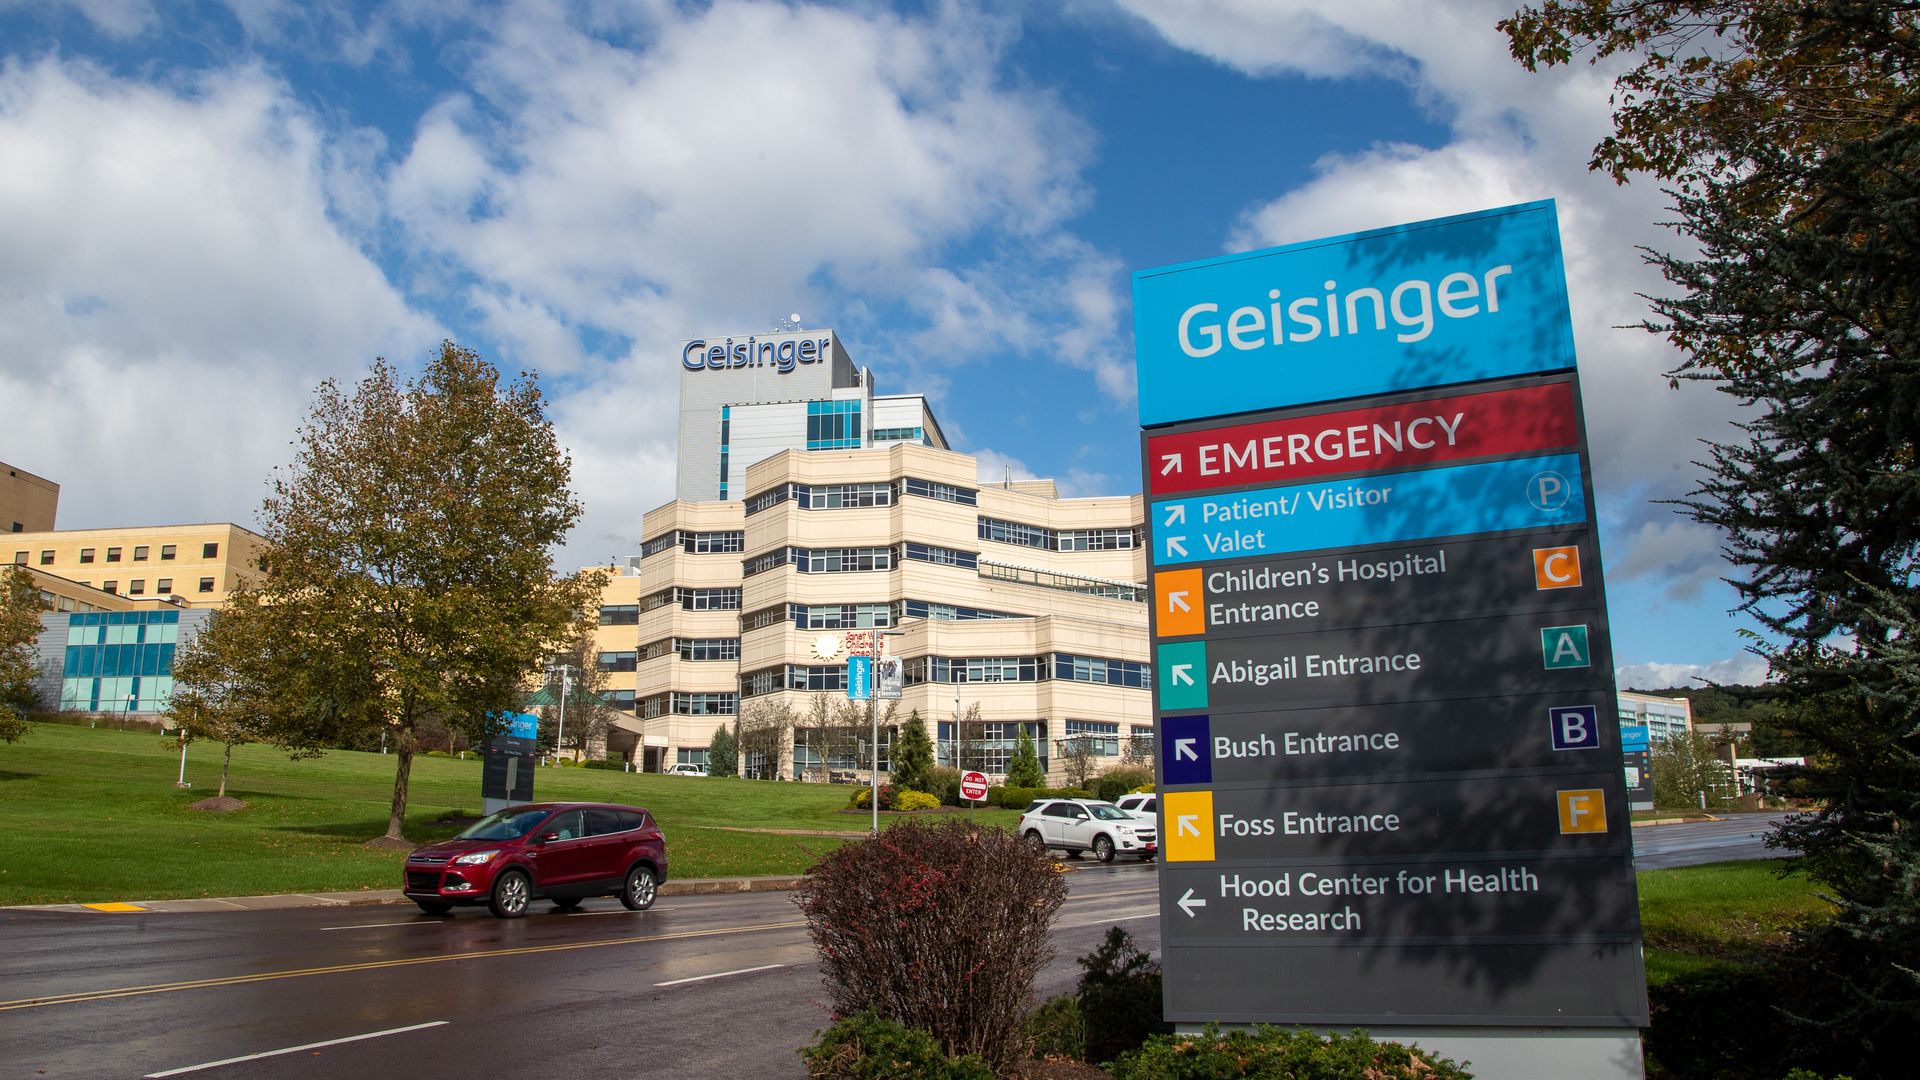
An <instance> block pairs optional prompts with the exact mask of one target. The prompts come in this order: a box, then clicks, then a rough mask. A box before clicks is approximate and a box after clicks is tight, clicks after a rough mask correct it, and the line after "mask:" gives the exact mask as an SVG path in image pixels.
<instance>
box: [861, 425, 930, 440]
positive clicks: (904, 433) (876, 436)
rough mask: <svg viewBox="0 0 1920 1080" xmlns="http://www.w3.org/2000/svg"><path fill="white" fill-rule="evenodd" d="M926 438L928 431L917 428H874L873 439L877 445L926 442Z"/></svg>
mask: <svg viewBox="0 0 1920 1080" xmlns="http://www.w3.org/2000/svg"><path fill="white" fill-rule="evenodd" d="M926 438H927V433H926V431H925V430H924V429H922V428H917V427H889V428H874V429H873V435H872V439H873V441H874V442H876V443H883V442H925V441H926Z"/></svg>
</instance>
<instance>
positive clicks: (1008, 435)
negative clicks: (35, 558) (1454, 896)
mask: <svg viewBox="0 0 1920 1080" xmlns="http://www.w3.org/2000/svg"><path fill="white" fill-rule="evenodd" d="M1510 10H1511V5H1510V4H1508V5H1503V4H1501V3H1497V2H1483V0H1458V2H1451V3H1447V4H1434V3H1426V2H1413V0H1405V2H1398V0H1339V2H1337V3H1335V2H1323V3H1313V2H1286V0H1062V2H1061V3H1058V4H1030V3H1023V2H1018V0H1000V2H994V0H984V2H981V3H963V2H954V3H940V2H937V0H930V2H927V3H913V4H882V3H861V2H853V3H843V4H809V3H797V2H796V3H774V2H742V0H720V2H715V3H674V2H670V0H625V2H616V0H581V2H576V3H558V2H555V3H527V4H515V3H481V2H467V0H398V2H393V3H386V4H378V5H358V4H352V3H347V2H345V0H224V2H219V0H203V2H198V3H194V2H187V0H66V2H58V0H0V49H4V53H0V460H5V461H7V462H8V463H10V464H14V465H18V466H20V467H22V468H25V469H28V470H30V471H32V472H36V473H39V474H41V475H44V476H47V477H50V478H52V479H54V480H56V481H58V482H59V483H60V484H61V485H62V492H61V506H60V521H59V524H60V526H61V527H63V528H84V527H89V526H107V525H123V524H124V525H144V524H162V523H168V522H178V521H201V520H220V521H238V522H240V523H242V524H249V523H251V522H252V521H253V518H254V513H255V511H256V510H257V508H258V506H259V503H260V499H261V496H262V494H263V492H264V481H265V479H266V477H267V475H268V473H269V472H270V471H271V470H272V468H273V467H274V466H276V465H279V464H283V463H284V462H286V461H287V460H288V459H289V457H290V449H289V439H290V437H291V433H292V430H293V427H294V425H295V424H296V423H297V422H298V420H299V419H300V417H301V415H302V412H303V408H304V405H305V403H306V402H307V401H308V400H309V396H310V394H311V392H312V389H313V387H314V384H315V383H316V382H318V381H319V380H320V379H322V378H325V377H327V376H330V375H331V376H340V377H343V378H349V379H350V378H352V377H353V376H355V375H356V374H357V373H359V372H361V371H363V370H364V369H365V367H366V364H367V363H368V361H370V360H371V359H372V358H373V357H374V356H376V355H385V356H388V357H390V358H393V359H394V360H395V361H396V362H399V363H401V364H402V365H403V366H407V367H411V366H415V365H417V364H419V363H420V362H421V360H422V359H423V358H424V357H425V356H427V355H428V354H429V353H430V352H431V351H432V350H433V349H434V348H435V346H436V343H437V342H438V341H439V340H440V339H442V338H444V337H451V338H453V339H455V340H457V341H460V342H461V343H463V344H467V345H471V346H473V347H475V348H477V349H479V350H480V351H482V352H483V353H485V354H486V355H487V356H488V357H489V358H490V359H493V360H494V361H495V362H497V363H499V364H500V365H501V367H503V368H505V369H508V370H516V369H520V368H530V369H534V370H537V371H538V372H539V373H540V376H541V378H542V381H543V385H544V386H545V387H546V389H547V390H548V392H549V393H550V395H551V397H552V415H553V417H554V420H555V422H556V424H557V425H558V427H559V429H560V431H561V434H562V438H563V440H564V442H565V443H566V445H567V446H568V447H569V448H570V449H571V452H572V454H573V458H574V480H575V486H576V489H577V490H578V491H579V493H580V495H581V497H582V498H583V500H584V501H585V503H586V505H587V508H588V515H587V518H586V521H585V523H584V524H583V525H582V527H581V528H580V529H579V530H578V531H577V533H576V534H575V536H574V538H573V539H572V541H571V543H570V546H569V550H568V552H567V553H566V559H567V561H568V562H570V563H580V564H586V563H593V562H604V561H606V560H608V559H609V558H612V557H615V556H618V555H623V554H626V553H629V552H632V551H634V550H635V549H636V548H637V547H638V540H639V529H640V516H641V514H642V512H644V511H645V510H646V509H648V508H650V507H653V506H657V505H659V504H660V503H663V502H665V501H667V500H668V499H670V498H671V473H672V468H671V466H672V459H673V455H674V431H673V423H674V409H675V401H676V399H675V394H676V386H677V383H676V380H677V373H678V361H677V351H678V350H677V344H678V342H680V341H681V340H683V339H685V338H688V337H693V336H702V335H706V334H715V333H720V334H724V333H728V332H752V331H757V330H763V329H766V328H768V327H770V326H771V325H772V323H773V322H774V321H775V320H776V319H778V318H780V317H781V316H783V315H785V314H787V313H789V312H798V313H800V314H801V315H802V321H803V322H804V323H805V324H806V325H808V326H812V327H832V328H833V329H835V330H836V331H838V332H839V334H840V336H841V338H842V339H843V341H844V342H845V343H846V344H847V346H848V347H849V350H850V351H851V352H852V354H853V355H854V358H855V359H856V361H858V362H860V363H862V364H866V365H869V366H871V367H873V368H874V369H875V371H876V373H878V374H879V376H880V385H881V388H882V390H883V391H920V392H925V393H928V394H929V395H931V396H932V397H933V399H934V403H935V408H936V411H937V412H938V414H939V416H940V417H941V420H942V423H943V425H944V426H945V428H946V430H947V432H948V434H949V436H950V437H951V438H952V440H953V441H954V443H955V444H956V446H957V447H958V448H959V449H962V450H965V451H968V452H971V453H975V454H978V455H980V457H981V459H982V463H983V464H982V471H983V472H985V473H988V474H990V475H991V476H992V477H993V478H996V479H997V478H999V477H1001V476H1005V475H1006V474H1007V473H1008V472H1009V471H1010V472H1011V473H1012V474H1013V475H1015V476H1016V477H1025V476H1051V477H1055V478H1057V479H1058V480H1059V481H1060V482H1061V484H1062V487H1063V489H1064V490H1065V491H1066V492H1068V493H1070V494H1081V495H1096V494H1118V493H1126V492H1133V491H1138V490H1139V488H1140V480H1139V463H1138V442H1137V439H1138V426H1137V417H1136V414H1135V411H1134V410H1135V402H1134V400H1133V393H1134V391H1133V358H1132V348H1133V346H1132V340H1131V314H1130V306H1129V305H1130V301H1129V278H1128V275H1129V274H1130V273H1131V272H1132V271H1133V270H1137V269H1142V268H1147V267H1152V266H1158V265H1163V264H1166V263H1172V262H1181V261H1186V260H1190V259H1197V258H1204V257H1207V256H1211V255H1215V254H1220V253H1223V252H1229V251H1241V250H1246V249H1249V248H1256V247H1263V246H1268V245H1273V244H1281V243H1289V242H1293V241H1297V240H1304V239H1310V238H1313V237H1318V236H1324V235H1329V234H1334V233H1342V232H1348V231H1352V230H1356V229H1364V228H1371V227H1375V226H1381V225H1389V224H1395V223H1399V222H1404V221H1411V220H1417V219H1422V218H1428V217H1435V216H1439V215H1444V214H1453V213H1460V212H1465V211H1471V210H1476V209H1481V208H1485V207H1490V206H1498V205H1504V204H1509V203H1514V202H1520V201H1526V200H1531V199H1539V198H1553V199H1557V200H1558V202H1559V212H1560V221H1561V227H1562V229H1563V232H1564V236H1563V242H1564V244H1565V246H1566V255H1567V267H1568V273H1569V279H1570V286H1571V292H1572V301H1573V314H1574V320H1575V324H1576V339H1577V342H1578V346H1579V352H1580V360H1581V368H1582V380H1583V384H1584V388H1585V401H1586V408H1587V421H1588V427H1589V434H1590V438H1591V441H1592V446H1593V450H1594V462H1595V470H1596V483H1597V487H1598V491H1599V496H1600V506H1601V515H1602V533H1601V538H1602V545H1603V548H1604V551H1605V555H1606V575H1607V587H1608V589H1609V592H1610V598H1611V606H1612V618H1613V629H1614V648H1615V653H1616V659H1617V660H1618V662H1619V663H1620V664H1621V665H1622V684H1623V685H1636V686H1664V685H1677V684H1681V683H1682V682H1684V681H1685V680H1686V679H1687V678H1688V677H1689V676H1691V675H1697V674H1706V675H1709V676H1710V677H1713V678H1717V679H1721V680H1727V681H1746V680H1749V679H1751V678H1754V677H1755V676H1756V675H1757V671H1758V669H1757V666H1756V664H1755V662H1754V661H1753V660H1752V658H1751V657H1749V656H1747V655H1746V654H1745V653H1744V652H1743V651H1742V644H1741V638H1740V637H1739V635H1738V630H1739V628H1740V627H1741V626H1742V625H1743V624H1742V623H1741V622H1739V621H1738V620H1736V619H1735V618H1733V617H1732V616H1730V615H1728V614H1727V609H1728V608H1729V607H1730V606H1731V604H1732V596H1731V592H1730V591H1729V590H1728V589H1727V588H1726V587H1725V586H1724V585H1723V584H1721V583H1720V582H1719V581H1718V580H1717V578H1718V576H1719V574H1720V573H1721V572H1722V568H1721V564H1720V562H1719V559H1718V555H1717V550H1716V542H1715V537H1714V536H1713V535H1712V534H1711V533H1709V532H1706V531H1705V530H1703V529H1701V528H1700V527H1698V526H1696V525H1694V524H1692V523H1691V522H1689V521H1687V520H1686V519H1684V518H1682V517H1680V516H1678V515H1676V514H1674V513H1673V512H1672V511H1671V510H1670V509H1669V508H1667V507H1665V506H1661V505H1657V504H1656V503H1655V502H1654V500H1657V499H1661V498H1669V497H1672V496H1675V495H1677V494H1680V493H1683V492H1685V491H1686V490H1687V489H1688V488H1689V486H1690V484H1691V482H1692V477H1693V468H1692V466H1691V465H1690V464H1689V462H1690V461H1692V460H1693V459H1695V458H1698V457H1699V456H1700V449H1699V444H1698V440H1699V439H1700V438H1702V437H1703V436H1710V435H1716V434H1720V433H1722V432H1723V431H1724V427H1723V425H1724V424H1725V423H1726V421H1727V419H1728V418H1729V417H1730V416H1731V415H1732V412H1731V408H1730V406H1729V405H1728V403H1726V402H1725V401H1724V400H1723V399H1722V396H1721V395H1717V394H1714V393H1713V392H1711V391H1710V390H1707V389H1704V388H1700V387H1693V386H1688V387H1683V388H1680V389H1672V388H1670V387H1669V385H1668V383H1667V380H1666V379H1665V378H1664V377H1663V375H1662V373H1663V372H1664V371H1666V370H1668V369H1670V368H1671V367H1672V366H1674V364H1675V362H1676V357H1675V356H1674V354H1672V353H1671V352H1670V351H1669V350H1668V349H1667V348H1666V347H1665V346H1664V345H1663V344H1662V343H1661V342H1659V341H1658V340H1657V339H1655V338H1652V337H1651V336H1649V335H1647V334H1645V333H1642V332H1638V331H1633V330H1625V329H1617V327H1620V326H1621V325H1622V324H1629V323H1633V322H1636V321H1637V320H1639V319H1640V318H1641V317H1642V315H1643V313H1644V302H1643V301H1641V300H1640V299H1638V296H1637V294H1639V293H1646V292H1658V291H1660V289H1661V282H1660V281H1659V280H1658V278H1657V277H1655V276H1653V275H1651V274H1650V273H1649V271H1647V270H1646V268H1645V267H1643V266H1642V265H1641V263H1640V260H1639V257H1638V254H1637V251H1636V246H1637V245H1643V244H1651V245H1666V244H1669V243H1670V238H1669V234H1667V233H1666V232H1665V231H1663V230H1662V228H1661V227H1660V226H1659V224H1658V223H1659V222H1660V221H1661V220H1663V218H1664V205H1665V204H1664V200H1663V199H1662V197H1661V194H1660V192H1659V190H1658V189H1657V187H1656V186H1655V185H1653V184H1649V183H1640V184H1634V185H1630V186H1627V187H1617V186H1615V185H1613V184H1612V183H1610V182H1608V181H1606V180H1604V179H1601V178H1599V177H1596V176H1593V175H1591V174H1589V173H1588V172H1587V170H1586V167H1585V163H1586V161H1587V157H1588V153H1589V151H1590V149H1591V147H1592V145H1593V143H1594V142H1595V141H1596V140H1597V139H1598V138H1599V137H1600V136H1601V135H1603V134H1604V133H1605V132H1606V131H1607V116H1608V109H1607V96H1608V91H1609V81H1608V76H1607V73H1605V72H1596V71H1594V70H1592V69H1589V68H1586V67H1584V66H1583V67H1580V68H1578V69H1575V70H1571V71H1559V72H1555V73H1552V74H1549V75H1538V76H1530V75H1528V74H1526V73H1525V72H1524V71H1522V70H1521V69H1520V68H1519V67H1518V65H1516V64H1514V63H1513V61H1512V60H1511V59H1510V58H1509V57H1508V56H1507V53H1506V49H1505V45H1504V39H1503V38H1502V37H1501V35H1499V34H1498V33H1497V32H1496V31H1495V30H1494V23H1495V22H1496V21H1498V19H1500V18H1501V17H1502V16H1503V15H1505V14H1508V13H1510Z"/></svg>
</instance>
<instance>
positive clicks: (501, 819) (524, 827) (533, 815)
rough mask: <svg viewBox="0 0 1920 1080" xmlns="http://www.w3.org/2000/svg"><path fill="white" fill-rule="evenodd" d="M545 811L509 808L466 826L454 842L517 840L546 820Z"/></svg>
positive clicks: (546, 812)
mask: <svg viewBox="0 0 1920 1080" xmlns="http://www.w3.org/2000/svg"><path fill="white" fill-rule="evenodd" d="M549 812H550V811H547V810H527V809H523V808H521V807H517V806H510V807H508V808H507V809H505V810H500V811H496V812H494V813H491V814H488V815H487V816H486V817H483V818H481V819H480V820H479V821H476V822H474V823H473V824H471V825H469V826H467V828H466V831H465V832H462V833H461V834H460V835H459V836H456V837H454V839H455V840H518V839H520V838H521V837H523V836H525V835H527V834H528V833H530V832H532V831H533V827H534V826H536V825H538V824H540V823H541V822H542V821H545V820H547V814H548V813H549Z"/></svg>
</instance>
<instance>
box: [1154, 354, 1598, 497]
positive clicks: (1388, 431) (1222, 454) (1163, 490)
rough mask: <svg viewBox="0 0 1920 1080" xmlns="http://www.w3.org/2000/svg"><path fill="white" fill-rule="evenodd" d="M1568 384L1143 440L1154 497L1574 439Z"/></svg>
mask: <svg viewBox="0 0 1920 1080" xmlns="http://www.w3.org/2000/svg"><path fill="white" fill-rule="evenodd" d="M1578 440H1579V424H1578V422H1577V418H1576V417H1575V415H1574V409H1573V385H1572V384H1571V383H1567V382H1555V383H1548V384H1545V385H1543V386H1526V387H1521V388H1519V389H1515V390H1493V391H1488V392H1487V393H1483V394H1461V395H1457V396H1454V397H1443V398H1433V399H1431V400H1429V401H1410V402H1406V403H1404V404H1400V405H1386V406H1380V407H1376V408H1370V409H1353V410H1350V411H1347V412H1336V413H1317V414H1314V415H1311V416H1294V417H1289V418H1287V419H1285V420H1266V421H1262V422H1260V423H1257V424H1239V425H1235V426H1233V427H1220V428H1211V429H1208V430H1204V431H1184V432H1179V433H1177V434H1172V435H1161V436H1157V437H1154V438H1151V439H1149V440H1148V444H1147V445H1148V453H1147V483H1148V491H1149V493H1150V494H1152V495H1171V494H1175V493H1178V492H1183V491H1202V490H1206V489H1208V488H1223V487H1239V486H1240V485H1242V484H1273V483H1285V482H1288V481H1293V480H1303V479H1307V478H1309V477H1314V476H1326V475H1329V474H1332V473H1351V472H1371V471H1374V470H1381V469H1396V468H1406V467H1407V466H1417V465H1427V464H1432V463H1435V462H1442V461H1456V460H1461V459H1466V458H1478V457H1503V456H1508V455H1513V454H1525V453H1530V452H1534V451H1541V452H1545V451H1551V450H1564V449H1568V448H1571V447H1573V446H1575V445H1577V444H1578Z"/></svg>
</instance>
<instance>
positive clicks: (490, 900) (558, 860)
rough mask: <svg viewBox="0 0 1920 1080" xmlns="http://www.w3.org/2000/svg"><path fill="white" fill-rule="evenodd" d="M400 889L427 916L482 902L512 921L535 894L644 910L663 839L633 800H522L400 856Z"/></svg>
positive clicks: (661, 862)
mask: <svg viewBox="0 0 1920 1080" xmlns="http://www.w3.org/2000/svg"><path fill="white" fill-rule="evenodd" d="M405 875H406V876H405V878H404V882H403V884H402V886H401V888H402V891H404V892H405V893H406V895H407V898H408V899H409V900H412V901H413V902H414V903H416V904H418V905H420V910H421V911H424V912H426V913H427V914H429V915H445V914H446V913H447V912H449V911H451V910H453V908H454V907H455V906H465V905H474V904H485V905H487V907H488V908H489V909H490V910H492V912H493V913H494V914H495V915H497V916H499V917H500V918H503V919H517V918H519V917H520V916H522V915H524V914H526V913H527V907H528V905H530V904H531V903H533V901H535V900H538V899H542V898H544V899H547V900H551V901H553V906H554V907H555V908H557V909H558V910H560V911H572V910H573V909H574V908H577V907H579V906H580V902H581V901H582V900H585V899H586V898H587V897H590V896H617V897H619V898H620V902H621V903H622V904H625V905H626V906H627V908H628V910H631V911H645V910H646V909H648V908H650V907H652V906H653V901H654V899H655V897H657V896H658V895H659V890H660V885H661V883H662V882H665V881H666V880H667V839H666V837H665V836H663V835H661V832H660V826H659V823H657V822H656V821H654V819H653V815H652V814H649V813H647V812H646V811H645V810H643V809H641V808H640V807H637V806H610V805H606V804H602V803H531V804H527V805H523V806H510V807H508V808H506V809H505V810H501V811H499V812H497V813H493V814H489V815H487V816H486V817H484V818H481V819H480V820H479V821H477V822H475V823H473V824H472V825H471V826H469V827H468V828H467V829H466V831H464V832H462V833H461V834H460V835H458V836H456V837H454V838H453V839H451V840H444V841H442V842H440V843H438V844H429V845H427V846H426V847H423V848H418V849H416V850H415V851H414V852H413V853H412V854H411V855H408V856H407V862H406V870H405Z"/></svg>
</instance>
